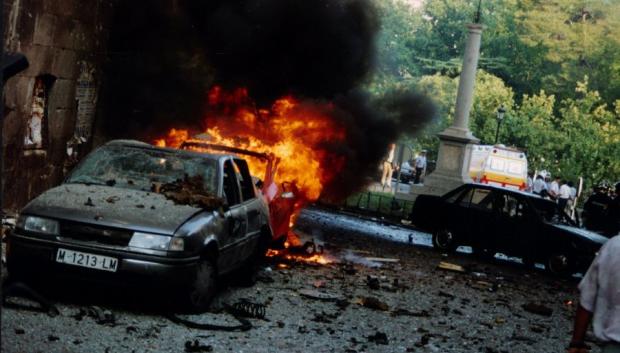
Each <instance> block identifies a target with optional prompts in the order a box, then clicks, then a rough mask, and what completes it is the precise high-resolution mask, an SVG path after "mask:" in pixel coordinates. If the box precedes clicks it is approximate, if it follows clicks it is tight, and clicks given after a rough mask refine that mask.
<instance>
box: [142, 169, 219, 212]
mask: <svg viewBox="0 0 620 353" xmlns="http://www.w3.org/2000/svg"><path fill="white" fill-rule="evenodd" d="M151 191H154V192H158V193H161V194H163V195H164V196H166V198H167V199H168V200H172V201H173V202H174V203H175V204H177V205H190V206H195V207H200V208H206V209H210V210H216V209H219V208H221V207H222V206H224V200H223V199H222V198H221V197H217V196H215V195H213V194H212V193H211V192H209V191H208V190H205V188H204V180H203V179H202V176H200V175H196V176H193V177H190V176H188V175H187V174H186V175H185V177H184V179H178V180H176V181H175V182H172V183H166V184H162V185H161V186H158V185H157V184H153V186H152V188H151Z"/></svg>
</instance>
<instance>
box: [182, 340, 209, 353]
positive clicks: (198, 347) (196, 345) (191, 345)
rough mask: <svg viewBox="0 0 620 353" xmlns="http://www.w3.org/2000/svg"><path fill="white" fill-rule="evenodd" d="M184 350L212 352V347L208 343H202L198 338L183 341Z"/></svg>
mask: <svg viewBox="0 0 620 353" xmlns="http://www.w3.org/2000/svg"><path fill="white" fill-rule="evenodd" d="M185 351H186V352H212V351H213V347H212V346H210V345H203V344H200V342H198V340H194V342H192V341H186V342H185Z"/></svg>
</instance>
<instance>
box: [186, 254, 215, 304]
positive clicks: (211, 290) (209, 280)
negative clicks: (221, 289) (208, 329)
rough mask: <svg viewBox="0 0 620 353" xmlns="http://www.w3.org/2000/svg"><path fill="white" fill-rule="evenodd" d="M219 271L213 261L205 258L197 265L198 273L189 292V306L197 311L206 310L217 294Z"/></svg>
mask: <svg viewBox="0 0 620 353" xmlns="http://www.w3.org/2000/svg"><path fill="white" fill-rule="evenodd" d="M216 274H217V271H216V269H215V266H214V265H213V263H211V261H209V260H206V259H203V260H201V261H200V262H199V263H198V266H197V267H196V275H195V276H194V279H193V281H192V283H191V284H190V288H189V291H188V293H187V301H188V305H189V308H190V309H191V310H192V311H195V312H204V311H206V310H207V309H208V308H209V304H211V300H213V297H214V296H215V290H216V288H217V287H216V285H217V283H216Z"/></svg>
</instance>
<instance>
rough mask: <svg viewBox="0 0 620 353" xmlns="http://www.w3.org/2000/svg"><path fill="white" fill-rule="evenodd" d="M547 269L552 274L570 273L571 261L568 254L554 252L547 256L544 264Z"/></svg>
mask: <svg viewBox="0 0 620 353" xmlns="http://www.w3.org/2000/svg"><path fill="white" fill-rule="evenodd" d="M545 265H546V266H545V267H546V269H547V271H549V272H551V273H553V274H554V275H570V274H572V272H571V271H572V261H571V259H570V257H569V256H568V255H565V254H561V253H559V254H558V253H555V254H551V255H550V256H549V257H548V258H547V263H546V264H545Z"/></svg>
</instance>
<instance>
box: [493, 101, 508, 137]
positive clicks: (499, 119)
mask: <svg viewBox="0 0 620 353" xmlns="http://www.w3.org/2000/svg"><path fill="white" fill-rule="evenodd" d="M504 114H506V108H504V105H503V104H502V106H501V107H499V108H498V109H497V116H496V119H497V130H496V131H495V143H494V144H495V145H497V139H498V137H499V126H500V125H501V124H502V120H504Z"/></svg>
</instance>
